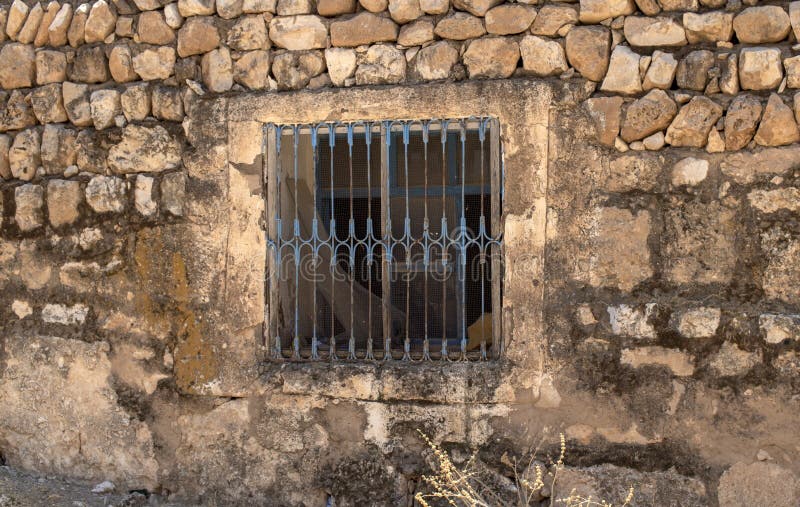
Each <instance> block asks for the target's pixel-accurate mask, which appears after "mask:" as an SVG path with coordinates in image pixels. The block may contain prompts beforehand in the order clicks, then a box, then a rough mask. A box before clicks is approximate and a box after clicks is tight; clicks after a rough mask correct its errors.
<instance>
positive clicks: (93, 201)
mask: <svg viewBox="0 0 800 507" xmlns="http://www.w3.org/2000/svg"><path fill="white" fill-rule="evenodd" d="M127 191H128V185H127V183H126V182H125V180H123V179H122V178H115V177H114V176H95V177H93V178H92V179H91V180H89V183H88V184H87V185H86V204H88V205H89V207H90V208H92V210H93V211H94V212H95V213H120V212H122V211H124V210H125V204H126V202H127V195H126V194H127Z"/></svg>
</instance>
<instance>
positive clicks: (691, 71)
mask: <svg viewBox="0 0 800 507" xmlns="http://www.w3.org/2000/svg"><path fill="white" fill-rule="evenodd" d="M715 63H716V58H715V57H714V53H712V52H711V51H708V50H705V49H701V50H699V51H692V52H691V53H689V54H688V55H686V56H685V57H684V58H683V59H682V60H681V61H680V63H679V64H678V70H677V72H676V74H675V80H676V81H677V82H678V87H680V88H686V89H689V90H695V91H703V90H705V88H706V84H707V83H708V77H709V72H710V71H711V69H712V68H713V67H714V64H715Z"/></svg>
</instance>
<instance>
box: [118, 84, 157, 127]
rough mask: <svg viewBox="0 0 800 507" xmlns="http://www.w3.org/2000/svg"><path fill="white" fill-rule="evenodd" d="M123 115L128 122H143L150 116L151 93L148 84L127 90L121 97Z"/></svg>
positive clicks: (133, 86) (137, 85)
mask: <svg viewBox="0 0 800 507" xmlns="http://www.w3.org/2000/svg"><path fill="white" fill-rule="evenodd" d="M120 105H121V106H122V113H123V114H124V115H125V118H126V119H127V120H128V121H141V120H144V119H145V118H147V116H148V115H149V114H150V92H149V90H148V88H147V85H146V84H136V85H132V86H129V87H127V88H125V90H124V91H123V92H122V94H121V95H120Z"/></svg>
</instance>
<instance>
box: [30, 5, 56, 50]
mask: <svg viewBox="0 0 800 507" xmlns="http://www.w3.org/2000/svg"><path fill="white" fill-rule="evenodd" d="M60 8H61V7H60V6H59V5H58V2H56V1H55V0H51V1H50V2H49V3H48V4H47V9H46V10H45V12H44V16H43V17H42V21H41V23H40V24H39V28H38V30H37V32H36V37H35V38H34V39H33V45H34V46H36V47H37V48H40V47H42V46H44V45H46V44H48V43H49V42H50V33H49V31H48V28H49V27H50V23H52V22H53V19H54V18H55V17H56V14H57V13H58V10H59V9H60ZM50 45H51V46H52V45H53V44H50Z"/></svg>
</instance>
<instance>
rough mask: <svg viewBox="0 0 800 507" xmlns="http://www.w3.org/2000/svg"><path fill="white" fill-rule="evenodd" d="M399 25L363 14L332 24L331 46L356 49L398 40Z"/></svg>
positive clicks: (373, 15) (366, 13)
mask: <svg viewBox="0 0 800 507" xmlns="http://www.w3.org/2000/svg"><path fill="white" fill-rule="evenodd" d="M397 32H398V28H397V24H396V23H395V22H394V21H392V20H391V19H389V18H384V17H380V16H376V15H375V14H371V13H369V12H362V13H360V14H357V15H355V16H354V17H352V18H350V19H348V20H345V21H334V22H333V23H331V44H332V45H334V46H339V47H355V46H361V45H363V44H373V43H375V42H389V41H394V40H397Z"/></svg>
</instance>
